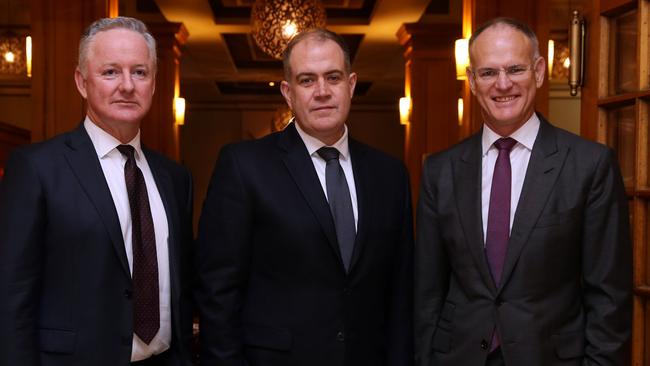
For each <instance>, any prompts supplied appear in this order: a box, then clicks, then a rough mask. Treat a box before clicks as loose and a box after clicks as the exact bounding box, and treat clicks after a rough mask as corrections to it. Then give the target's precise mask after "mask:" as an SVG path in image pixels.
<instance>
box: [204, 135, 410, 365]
mask: <svg viewBox="0 0 650 366" xmlns="http://www.w3.org/2000/svg"><path fill="white" fill-rule="evenodd" d="M349 147H350V155H351V159H352V169H353V172H354V173H353V174H354V181H355V184H356V191H357V201H358V214H359V217H358V229H357V238H356V243H355V247H354V252H353V257H352V264H351V268H350V270H349V273H346V271H345V268H344V266H343V263H342V261H341V258H340V253H339V249H338V248H339V247H338V243H337V239H336V231H335V229H334V221H333V219H332V216H331V214H330V208H329V205H328V203H327V200H326V197H325V194H324V192H323V189H322V186H321V184H320V182H319V180H318V176H317V174H316V171H315V169H314V166H313V163H312V160H311V157H310V156H309V154H308V152H307V149H306V147H305V145H304V143H303V141H302V139H301V138H300V136H299V135H298V132H297V131H296V128H295V126H294V125H293V124H291V125H289V127H287V128H286V129H285V130H284V131H282V132H279V133H275V134H271V135H269V136H267V137H265V138H263V139H260V140H256V141H248V142H243V143H239V144H235V145H229V146H226V147H224V148H223V149H222V151H221V153H220V155H219V159H218V162H217V164H216V168H215V170H214V175H213V178H212V181H211V183H210V188H209V191H208V195H207V198H206V200H205V204H204V206H203V212H202V215H201V222H200V229H199V239H198V246H197V253H198V255H197V271H198V274H199V278H200V281H199V284H200V287H199V291H198V300H199V301H198V304H199V307H200V319H201V320H200V335H201V346H200V348H201V352H202V353H201V361H202V363H203V362H205V364H207V365H220V366H224V365H237V366H243V365H250V366H289V365H291V366H335V365H339V366H342V365H348V366H363V365H368V366H381V365H392V366H398V365H399V366H404V365H411V364H412V362H413V354H412V326H411V324H412V318H411V316H412V264H411V261H412V214H411V203H410V202H411V198H410V192H409V188H408V187H409V184H408V175H407V172H406V169H405V168H404V165H403V164H402V163H401V162H399V161H398V160H396V159H393V158H390V157H388V156H387V155H385V154H383V153H380V152H379V151H377V150H374V149H371V148H370V147H368V146H366V145H363V144H361V143H359V142H357V141H355V140H353V139H350V140H349Z"/></svg>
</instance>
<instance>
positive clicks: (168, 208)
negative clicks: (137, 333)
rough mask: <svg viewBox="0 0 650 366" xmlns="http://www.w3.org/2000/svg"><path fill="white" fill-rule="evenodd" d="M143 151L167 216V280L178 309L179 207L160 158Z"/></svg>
mask: <svg viewBox="0 0 650 366" xmlns="http://www.w3.org/2000/svg"><path fill="white" fill-rule="evenodd" d="M142 151H143V152H144V154H145V156H146V158H147V163H148V164H149V168H150V169H151V174H152V175H153V179H154V181H155V182H156V188H157V189H158V193H159V194H160V199H161V200H162V203H163V207H164V208H165V215H166V216H167V228H168V230H169V239H168V240H167V247H168V249H167V250H168V253H167V257H168V260H169V281H170V285H171V303H172V309H178V305H179V299H180V292H181V283H180V274H179V271H180V262H179V261H180V257H181V251H182V249H181V248H180V247H179V246H180V245H181V244H182V235H181V233H180V227H179V224H180V222H181V219H180V217H179V212H180V211H179V209H178V207H177V205H176V200H175V199H174V185H173V184H172V179H171V176H170V175H169V172H168V171H167V170H166V169H164V167H163V165H162V162H161V161H160V158H159V157H158V156H157V155H155V154H153V153H152V152H150V151H149V150H148V149H145V148H144V147H143V148H142ZM172 320H173V321H174V323H175V324H174V329H180V328H179V327H180V323H179V321H180V319H179V317H174V316H172Z"/></svg>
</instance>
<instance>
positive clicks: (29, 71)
mask: <svg viewBox="0 0 650 366" xmlns="http://www.w3.org/2000/svg"><path fill="white" fill-rule="evenodd" d="M25 50H26V51H27V52H26V54H27V76H28V77H30V78H31V77H32V37H31V36H27V37H25Z"/></svg>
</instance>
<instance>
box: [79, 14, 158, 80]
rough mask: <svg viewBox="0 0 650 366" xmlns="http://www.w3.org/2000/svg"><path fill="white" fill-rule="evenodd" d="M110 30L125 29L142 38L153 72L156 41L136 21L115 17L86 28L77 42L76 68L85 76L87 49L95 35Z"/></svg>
mask: <svg viewBox="0 0 650 366" xmlns="http://www.w3.org/2000/svg"><path fill="white" fill-rule="evenodd" d="M111 29H127V30H131V31H134V32H136V33H138V34H140V35H142V37H144V40H145V42H146V44H147V48H148V49H149V58H150V59H151V63H152V65H153V69H154V71H155V70H156V67H157V63H158V57H157V54H156V40H155V39H154V38H153V36H152V35H151V33H149V30H148V29H147V26H146V25H144V23H143V22H142V21H140V20H138V19H135V18H130V17H116V18H102V19H98V20H96V21H95V22H93V23H92V24H91V25H89V26H88V28H86V30H85V31H84V33H83V34H82V35H81V40H80V41H79V61H78V62H79V64H78V65H77V67H78V68H79V70H80V71H81V72H82V73H83V74H85V73H86V61H88V49H89V48H90V44H91V43H92V41H93V39H94V38H95V35H96V34H97V33H99V32H105V31H108V30H111Z"/></svg>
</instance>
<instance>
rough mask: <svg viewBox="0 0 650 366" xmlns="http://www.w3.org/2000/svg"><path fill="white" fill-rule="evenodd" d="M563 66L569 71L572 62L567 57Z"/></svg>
mask: <svg viewBox="0 0 650 366" xmlns="http://www.w3.org/2000/svg"><path fill="white" fill-rule="evenodd" d="M562 66H564V68H565V69H568V68H569V66H571V60H570V59H569V58H568V57H567V58H565V59H564V62H563V63H562Z"/></svg>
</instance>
